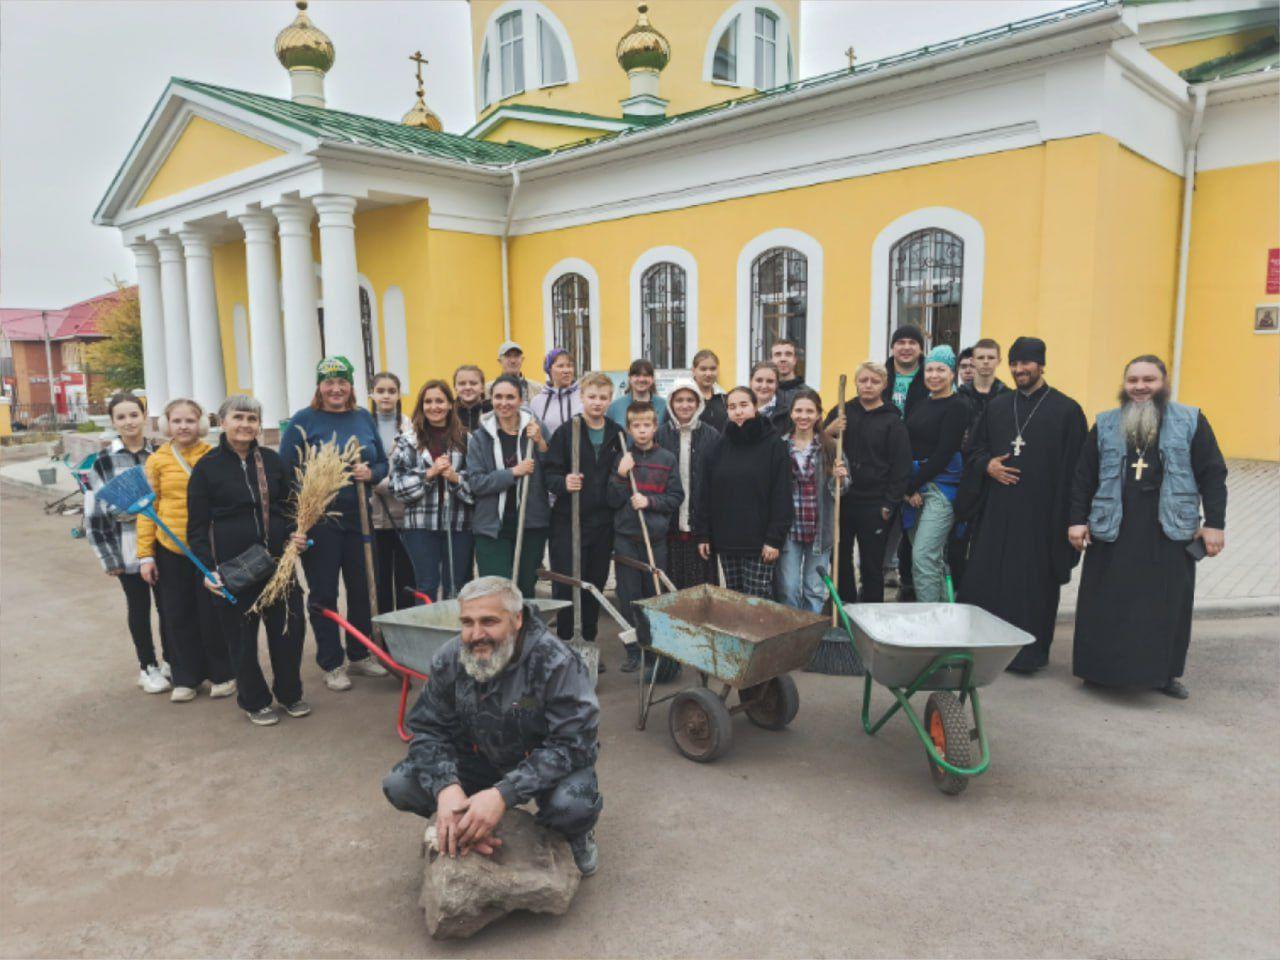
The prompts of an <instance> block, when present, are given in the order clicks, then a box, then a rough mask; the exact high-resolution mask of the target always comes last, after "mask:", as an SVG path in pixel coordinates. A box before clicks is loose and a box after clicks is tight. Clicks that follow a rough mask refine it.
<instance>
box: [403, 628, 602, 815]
mask: <svg viewBox="0 0 1280 960" xmlns="http://www.w3.org/2000/svg"><path fill="white" fill-rule="evenodd" d="M461 643H462V639H461V636H458V637H454V638H453V639H452V640H450V641H449V642H448V643H446V644H445V645H444V647H443V648H442V649H441V650H440V652H439V653H437V654H436V655H435V658H434V659H433V660H432V662H431V679H430V680H429V681H428V682H427V685H426V687H425V688H424V689H423V691H422V694H421V695H420V696H419V697H418V702H417V703H416V704H414V707H413V710H412V711H411V712H410V714H409V719H408V726H409V730H410V732H411V733H412V734H413V739H412V740H411V741H410V742H409V757H408V761H409V763H410V764H411V765H412V767H413V768H414V772H415V773H416V774H417V777H418V781H419V783H421V785H422V788H423V789H424V790H426V791H428V792H429V793H430V794H431V795H432V796H435V795H436V794H438V793H439V792H440V791H441V790H443V789H444V788H445V787H447V786H450V785H452V784H455V783H458V782H459V779H458V754H459V752H460V751H475V752H478V753H480V754H481V755H482V756H484V757H485V758H486V759H487V760H488V761H489V762H490V763H492V764H493V765H494V766H495V767H497V768H498V769H499V770H501V771H503V772H504V776H503V778H502V779H501V780H499V781H498V782H497V783H496V784H495V785H494V786H495V787H496V788H497V790H498V792H499V793H501V794H502V799H503V800H504V801H506V804H507V807H508V808H510V807H512V806H515V805H516V804H519V803H524V802H526V801H528V800H531V799H533V798H534V797H536V796H537V795H538V794H540V793H543V792H544V791H546V790H550V789H552V788H553V787H555V786H556V784H558V783H559V782H560V781H561V780H562V779H563V778H564V777H565V776H567V775H568V774H570V773H572V772H573V771H575V770H580V769H583V768H584V767H590V766H592V765H594V764H595V762H596V755H597V754H598V753H599V745H598V743H597V741H596V734H597V731H598V729H599V726H600V704H599V702H598V701H597V700H596V692H595V689H594V687H592V685H591V677H590V675H589V674H588V673H587V668H586V666H585V665H584V664H583V662H582V660H581V659H580V658H579V657H578V655H577V654H576V653H574V652H573V651H572V650H571V649H570V648H569V647H568V646H566V645H565V643H564V641H562V640H561V639H560V638H559V637H557V636H555V635H554V634H552V633H551V632H550V631H549V630H548V629H547V628H546V626H545V625H544V624H543V623H542V621H541V620H539V619H538V616H537V614H536V613H535V611H534V609H533V608H532V607H531V606H528V605H526V606H525V608H524V630H523V639H522V643H521V647H520V656H519V657H518V658H517V659H516V660H513V661H512V662H511V663H510V664H509V665H508V666H507V668H506V669H505V670H503V671H502V673H500V674H498V676H496V677H495V678H494V679H492V680H490V681H488V682H487V683H478V682H477V681H475V680H473V679H472V678H471V676H470V675H469V674H468V673H467V672H466V671H465V670H464V669H463V668H462V665H461V664H460V663H459V662H458V651H459V648H460V646H461Z"/></svg>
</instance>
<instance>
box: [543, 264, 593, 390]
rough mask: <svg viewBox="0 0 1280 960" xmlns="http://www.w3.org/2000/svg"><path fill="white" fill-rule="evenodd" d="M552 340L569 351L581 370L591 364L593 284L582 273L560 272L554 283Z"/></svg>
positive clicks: (552, 290)
mask: <svg viewBox="0 0 1280 960" xmlns="http://www.w3.org/2000/svg"><path fill="white" fill-rule="evenodd" d="M551 322H552V343H553V344H554V346H556V347H559V348H560V349H562V350H568V351H569V352H570V353H572V354H573V356H574V358H575V359H576V360H577V361H578V369H579V370H585V369H587V367H588V366H589V365H590V364H591V287H590V285H589V284H588V283H587V278H586V277H584V276H583V275H582V274H580V273H566V274H563V275H561V276H560V277H559V278H558V279H557V280H556V282H555V283H554V284H552V286H551Z"/></svg>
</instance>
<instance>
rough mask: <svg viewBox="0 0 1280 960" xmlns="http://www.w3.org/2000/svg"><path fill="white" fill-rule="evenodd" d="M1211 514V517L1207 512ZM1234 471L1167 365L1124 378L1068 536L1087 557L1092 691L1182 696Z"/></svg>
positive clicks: (1077, 664)
mask: <svg viewBox="0 0 1280 960" xmlns="http://www.w3.org/2000/svg"><path fill="white" fill-rule="evenodd" d="M1202 508H1203V511H1204V515H1203V520H1202V519H1201V509H1202ZM1226 514H1227V465H1226V462H1225V461H1224V460H1223V459H1222V452H1221V450H1219V449H1218V441H1217V440H1216V439H1215V438H1214V435H1213V430H1212V428H1210V426H1209V422H1208V421H1207V420H1206V419H1205V418H1204V414H1202V413H1201V412H1200V411H1199V410H1197V409H1196V408H1195V407H1188V406H1184V405H1183V404H1181V403H1174V402H1173V401H1171V400H1170V399H1169V387H1168V375H1167V373H1166V371H1165V366H1164V363H1163V362H1162V361H1161V360H1160V358H1159V357H1155V356H1150V355H1147V356H1141V357H1137V358H1136V359H1134V360H1131V361H1130V362H1129V365H1128V366H1127V367H1125V371H1124V387H1123V389H1122V391H1121V394H1120V406H1119V407H1118V408H1117V409H1115V410H1107V411H1104V412H1103V413H1100V414H1098V420H1097V423H1095V424H1094V427H1093V429H1092V430H1091V431H1090V432H1089V437H1088V439H1087V440H1086V441H1085V444H1084V449H1083V450H1082V451H1081V454H1080V461H1079V464H1078V465H1077V468H1076V476H1075V482H1074V483H1073V485H1072V491H1071V521H1070V522H1071V527H1070V528H1069V530H1068V531H1067V536H1068V539H1069V540H1070V541H1071V544H1072V546H1074V547H1075V548H1076V549H1077V550H1081V551H1085V558H1084V570H1083V571H1082V574H1081V578H1080V599H1079V601H1078V604H1077V607H1076V634H1075V654H1074V657H1073V660H1072V669H1073V671H1074V673H1075V675H1076V676H1077V677H1080V678H1081V679H1082V680H1084V681H1085V682H1086V683H1096V684H1100V685H1103V686H1108V687H1140V688H1148V689H1153V690H1159V691H1161V692H1163V693H1165V694H1167V695H1168V696H1171V697H1175V698H1177V699H1179V700H1185V699H1186V698H1187V695H1188V694H1187V688H1186V687H1185V686H1184V685H1183V684H1182V683H1181V681H1180V680H1179V679H1178V678H1179V677H1181V676H1182V672H1183V668H1184V667H1185V666H1186V661H1187V647H1188V645H1189V644H1190V642H1191V613H1192V601H1193V599H1194V596H1195V588H1196V561H1197V560H1198V559H1200V558H1201V557H1206V556H1207V557H1213V556H1217V555H1218V554H1219V553H1221V552H1222V548H1223V545H1224V536H1225V535H1224V529H1225V526H1226Z"/></svg>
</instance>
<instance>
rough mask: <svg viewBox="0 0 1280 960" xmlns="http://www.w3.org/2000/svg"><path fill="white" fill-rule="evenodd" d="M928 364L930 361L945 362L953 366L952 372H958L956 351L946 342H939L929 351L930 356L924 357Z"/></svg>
mask: <svg viewBox="0 0 1280 960" xmlns="http://www.w3.org/2000/svg"><path fill="white" fill-rule="evenodd" d="M924 362H925V363H926V364H929V363H945V364H946V365H947V366H948V367H950V368H951V372H952V373H955V372H956V353H955V351H954V350H952V349H951V348H950V347H949V346H947V345H946V344H945V343H942V344H939V345H938V346H936V347H934V348H933V349H932V350H930V351H929V354H928V356H926V357H925V358H924Z"/></svg>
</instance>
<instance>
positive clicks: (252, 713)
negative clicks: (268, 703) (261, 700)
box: [244, 707, 280, 727]
mask: <svg viewBox="0 0 1280 960" xmlns="http://www.w3.org/2000/svg"><path fill="white" fill-rule="evenodd" d="M244 715H245V716H246V717H248V718H249V722H250V723H252V724H253V725H254V726H255V727H273V726H275V725H276V724H277V723H279V722H280V714H278V713H276V711H275V708H274V707H263V708H262V709H261V710H246V711H245V712H244Z"/></svg>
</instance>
